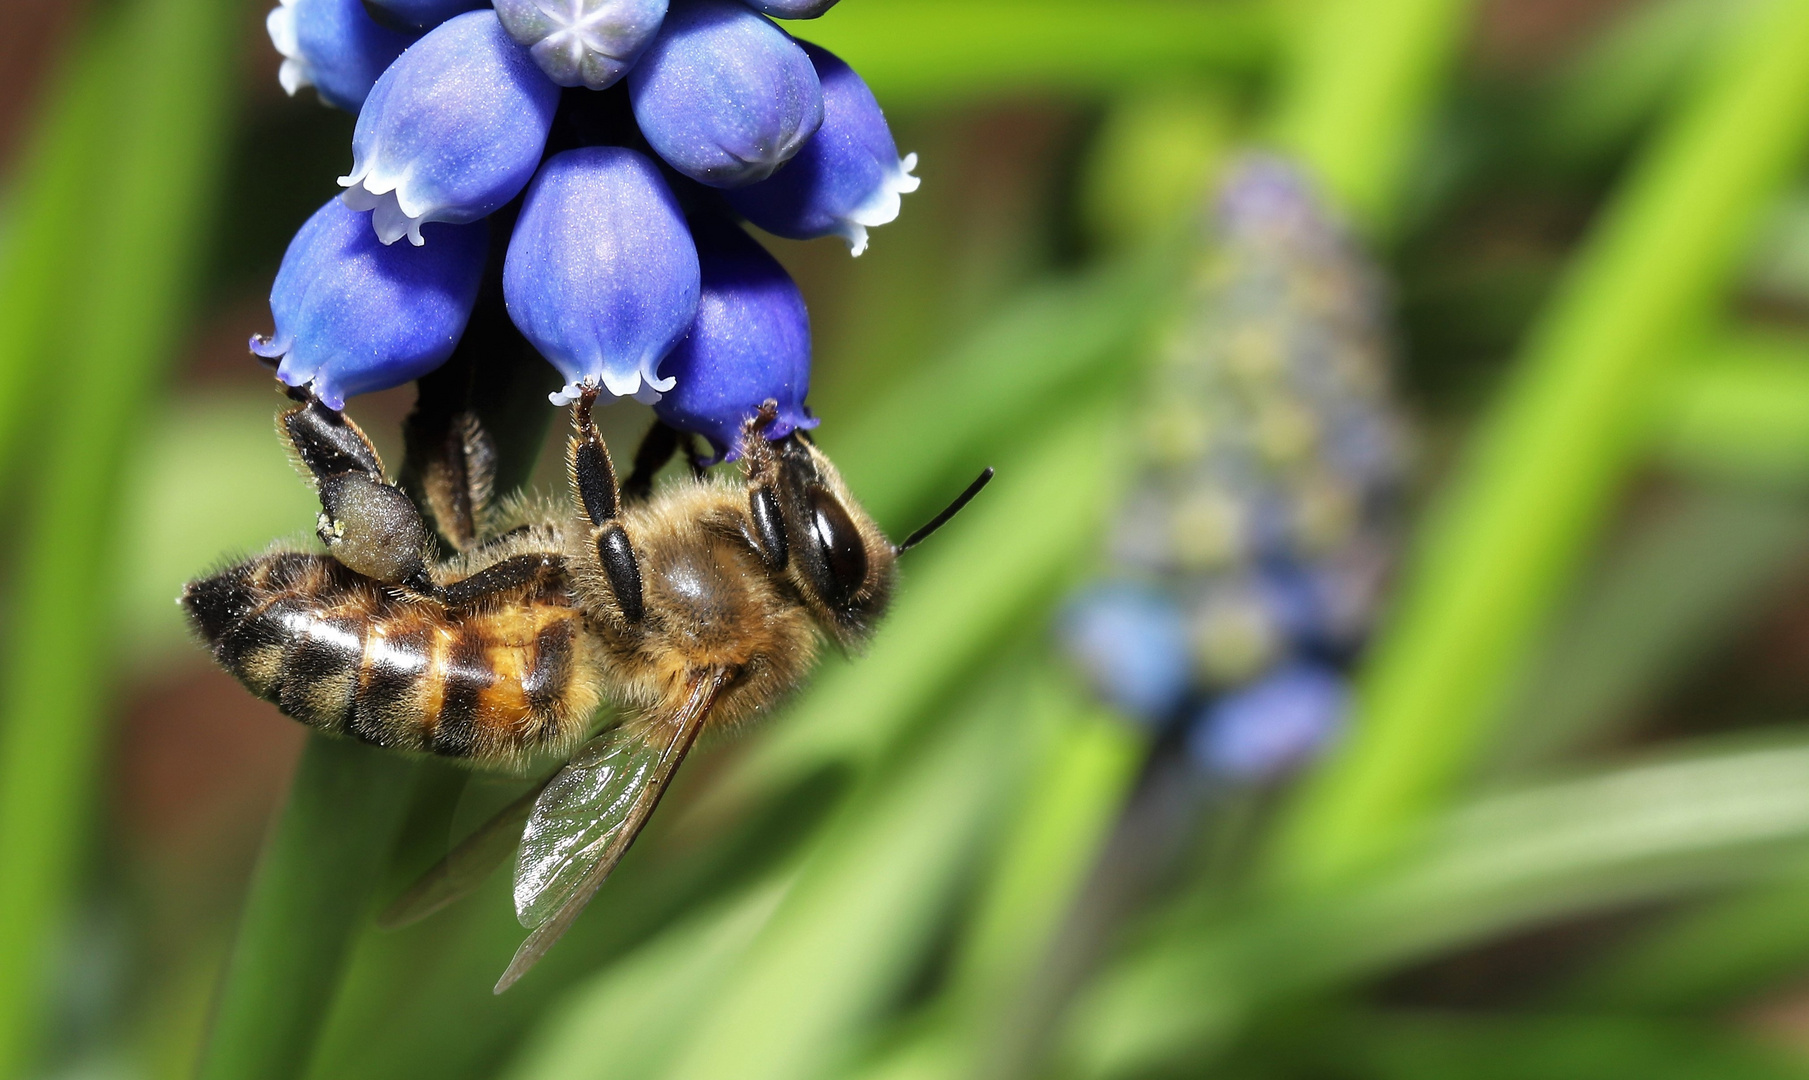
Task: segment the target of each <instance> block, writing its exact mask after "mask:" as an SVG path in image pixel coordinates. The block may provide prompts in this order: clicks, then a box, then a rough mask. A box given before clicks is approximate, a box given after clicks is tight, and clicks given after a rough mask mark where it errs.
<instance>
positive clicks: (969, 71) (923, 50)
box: [789, 0, 1275, 109]
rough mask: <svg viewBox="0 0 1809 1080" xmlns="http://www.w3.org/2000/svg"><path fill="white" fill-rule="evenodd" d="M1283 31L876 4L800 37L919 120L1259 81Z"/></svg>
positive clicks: (805, 29)
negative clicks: (1055, 95)
mask: <svg viewBox="0 0 1809 1080" xmlns="http://www.w3.org/2000/svg"><path fill="white" fill-rule="evenodd" d="M1272 22H1273V6H1272V5H1269V4H1262V3H1255V2H1251V0H1217V2H1212V3H1186V2H1177V0H1112V3H1111V4H1109V5H1107V6H1105V7H1101V6H1100V5H1099V4H1097V3H1093V2H1090V0H985V2H972V0H866V2H864V3H860V4H840V5H837V6H836V7H835V8H832V9H831V10H830V12H829V13H828V14H827V15H825V16H823V17H822V18H820V19H816V20H813V21H811V22H808V23H793V24H790V26H789V29H791V30H792V32H794V33H796V34H797V35H798V36H799V37H802V38H806V39H808V40H810V41H813V42H816V43H817V44H819V45H822V46H823V47H824V48H827V49H831V50H833V51H834V52H836V53H837V54H838V55H840V56H841V57H842V58H843V59H845V60H847V61H848V62H849V63H850V64H852V65H853V66H854V67H855V69H856V70H858V71H859V72H860V73H861V76H862V78H864V79H866V81H867V83H868V84H869V85H870V86H872V87H873V91H874V93H875V94H876V95H877V96H878V97H879V100H880V101H881V103H883V104H884V105H885V106H886V107H887V108H888V109H910V108H919V107H922V106H925V105H934V104H942V103H947V102H952V101H959V100H961V99H964V98H972V97H981V96H996V95H999V94H1004V93H1009V92H1012V91H1024V90H1054V91H1069V92H1074V91H1080V92H1097V91H1102V90H1111V89H1116V88H1118V87H1120V86H1122V85H1123V84H1124V83H1125V82H1126V81H1128V80H1142V79H1149V78H1159V77H1161V76H1163V75H1173V74H1177V73H1179V74H1187V73H1193V72H1197V71H1199V70H1201V69H1214V68H1216V69H1221V70H1224V69H1229V70H1235V71H1250V70H1252V69H1255V68H1258V67H1260V66H1261V65H1262V64H1263V62H1264V61H1266V60H1268V59H1269V58H1270V57H1271V56H1272V55H1273V53H1274V51H1275V34H1274V29H1273V26H1272Z"/></svg>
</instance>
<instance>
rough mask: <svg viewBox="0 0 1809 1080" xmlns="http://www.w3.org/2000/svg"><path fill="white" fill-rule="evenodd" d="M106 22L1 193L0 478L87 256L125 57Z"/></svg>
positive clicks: (79, 54) (66, 72)
mask: <svg viewBox="0 0 1809 1080" xmlns="http://www.w3.org/2000/svg"><path fill="white" fill-rule="evenodd" d="M113 29H114V28H111V27H107V28H102V29H101V30H100V31H99V32H90V33H88V34H86V35H85V36H84V40H83V41H82V42H81V46H80V48H78V49H77V50H75V54H74V55H72V56H70V57H68V58H66V59H65V61H64V63H63V69H62V70H61V71H60V72H59V73H58V77H57V80H56V85H55V86H53V87H52V88H51V91H50V94H49V105H48V108H47V109H46V110H45V112H44V115H43V116H41V117H40V118H39V119H38V125H37V128H36V130H35V131H34V133H33V134H34V138H33V140H32V143H31V145H30V146H28V147H27V149H26V152H25V155H24V165H23V168H21V169H20V171H19V173H18V174H17V175H16V176H14V177H13V180H12V184H11V186H10V188H9V189H8V191H7V193H6V212H7V225H8V228H7V230H6V232H5V233H4V234H3V235H0V475H8V474H10V473H11V462H12V459H13V455H14V451H15V449H16V445H17V442H18V440H19V439H20V438H21V437H22V432H21V430H20V429H21V428H22V427H23V426H24V425H25V420H26V417H27V415H28V413H29V409H28V408H27V403H28V401H29V399H30V397H31V395H32V394H33V393H34V392H37V391H38V390H39V389H40V387H41V385H42V382H43V375H44V358H45V357H46V356H49V355H53V354H55V353H57V352H59V351H60V349H59V345H60V341H59V333H58V331H59V330H60V329H61V327H62V326H63V325H64V324H63V316H65V314H66V313H67V311H68V310H69V308H70V307H71V304H70V301H69V297H70V296H71V294H72V293H73V292H74V291H75V287H76V280H77V275H78V274H79V273H80V271H81V270H82V268H83V267H84V266H85V265H86V262H87V258H86V256H87V251H86V247H87V245H86V244H84V243H83V242H81V238H85V237H88V236H90V235H91V234H92V229H93V224H92V217H93V212H94V211H93V207H94V205H95V201H96V200H97V199H98V198H99V197H100V195H99V191H98V189H99V188H100V187H101V179H100V178H101V172H102V165H103V162H104V160H105V156H106V150H107V144H108V141H109V138H110V136H111V134H112V132H113V130H114V125H115V123H116V119H115V117H114V113H113V108H112V95H113V92H114V89H115V87H116V85H117V80H116V78H115V72H116V71H117V68H118V66H119V64H120V62H121V58H122V57H123V56H125V55H126V52H125V49H124V43H123V42H121V41H120V40H119V35H118V33H116V32H107V31H110V30H113Z"/></svg>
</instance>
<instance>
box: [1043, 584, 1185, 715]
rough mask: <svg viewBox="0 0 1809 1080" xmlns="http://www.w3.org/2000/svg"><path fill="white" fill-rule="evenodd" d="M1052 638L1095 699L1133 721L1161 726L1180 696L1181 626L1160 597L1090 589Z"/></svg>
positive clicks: (1107, 587)
mask: <svg viewBox="0 0 1809 1080" xmlns="http://www.w3.org/2000/svg"><path fill="white" fill-rule="evenodd" d="M1058 634H1059V637H1060V639H1061V643H1062V646H1063V648H1064V649H1065V651H1066V652H1067V653H1068V655H1069V656H1070V657H1072V658H1073V659H1074V661H1075V664H1076V665H1077V666H1078V667H1079V668H1080V670H1081V671H1082V672H1083V673H1084V674H1085V675H1086V676H1087V679H1088V681H1089V682H1090V683H1091V684H1092V685H1093V689H1094V691H1095V692H1096V693H1098V694H1099V696H1100V697H1101V698H1103V699H1105V700H1106V701H1109V702H1111V703H1112V704H1113V705H1116V706H1117V707H1118V708H1120V709H1123V710H1124V711H1125V712H1126V713H1128V714H1130V716H1131V717H1132V718H1134V719H1137V720H1141V721H1144V722H1145V723H1150V724H1161V723H1163V722H1165V721H1166V720H1167V719H1168V718H1169V717H1170V715H1172V714H1173V712H1174V710H1175V709H1176V708H1178V707H1179V706H1180V704H1181V702H1182V701H1183V700H1184V699H1185V697H1186V696H1187V692H1188V687H1189V682H1190V678H1191V675H1192V671H1191V658H1190V656H1189V651H1188V631H1187V618H1186V616H1185V615H1184V614H1183V613H1182V611H1181V608H1180V607H1179V606H1178V605H1177V604H1176V603H1175V602H1174V600H1173V599H1172V598H1171V597H1170V596H1169V595H1168V594H1167V593H1165V592H1163V591H1162V590H1160V589H1156V588H1151V587H1149V586H1145V585H1141V584H1138V583H1134V582H1129V581H1110V582H1103V583H1101V584H1098V585H1095V586H1092V587H1091V588H1088V589H1087V590H1086V591H1084V592H1082V593H1081V594H1079V595H1078V596H1076V597H1074V599H1073V600H1071V601H1070V602H1069V603H1068V605H1067V608H1066V609H1065V610H1064V611H1063V612H1062V616H1061V621H1060V623H1059V625H1058Z"/></svg>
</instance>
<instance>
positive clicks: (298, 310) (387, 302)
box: [251, 199, 489, 409]
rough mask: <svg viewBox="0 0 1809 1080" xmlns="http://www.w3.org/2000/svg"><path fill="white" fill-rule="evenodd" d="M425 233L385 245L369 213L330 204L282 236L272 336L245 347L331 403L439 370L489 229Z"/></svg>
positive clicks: (478, 271)
mask: <svg viewBox="0 0 1809 1080" xmlns="http://www.w3.org/2000/svg"><path fill="white" fill-rule="evenodd" d="M428 232H429V235H430V237H431V238H432V240H433V243H432V244H429V245H427V246H426V247H422V248H414V247H410V246H408V245H407V244H399V245H396V246H393V247H386V246H384V245H383V244H380V243H378V242H377V237H376V235H375V234H374V233H373V232H372V231H371V222H370V215H369V214H365V213H360V212H359V211H356V210H353V209H352V208H351V207H348V206H346V205H345V203H344V202H342V201H341V200H339V199H333V200H332V201H330V202H328V203H327V204H326V205H325V206H323V207H321V208H320V209H319V210H317V211H315V212H314V216H313V217H311V218H309V219H308V221H307V223H306V224H305V225H303V226H302V227H301V230H300V231H299V232H297V233H296V234H295V239H293V240H291V241H290V242H289V250H288V251H287V252H285V253H284V254H283V264H282V268H281V269H279V270H278V271H277V274H276V284H275V285H274V286H272V287H271V290H270V314H271V315H272V316H273V317H274V318H275V320H276V333H274V334H272V335H270V336H269V337H263V336H258V337H254V338H252V339H251V351H252V352H254V353H256V354H257V355H259V356H262V357H266V358H268V359H271V360H278V361H280V362H279V363H278V365H277V369H276V376H277V378H279V379H281V380H282V381H283V382H285V383H287V384H288V385H290V386H306V385H309V384H313V388H314V393H315V394H316V395H317V396H318V397H319V398H320V400H321V401H323V402H325V403H326V404H327V406H328V407H329V408H333V409H338V408H343V407H344V405H345V399H346V398H348V397H351V396H353V395H354V394H363V393H368V392H370V391H372V390H387V389H389V388H390V387H392V386H400V385H402V384H403V383H405V382H408V381H409V380H410V379H418V378H420V377H421V376H422V375H425V374H427V373H428V372H430V371H432V370H433V369H434V368H436V367H439V366H440V365H441V364H442V363H444V362H445V360H446V358H447V357H448V356H450V355H451V354H452V349H453V347H454V346H455V345H457V344H458V342H459V337H460V335H462V334H463V333H464V332H465V322H466V320H467V319H469V318H470V317H471V306H472V304H474V303H475V302H476V301H477V287H478V282H479V281H480V280H481V279H482V278H483V274H484V255H485V252H486V250H487V249H488V246H489V245H488V239H489V226H488V225H485V224H483V223H481V222H479V223H477V224H473V225H433V226H430V227H429V230H428Z"/></svg>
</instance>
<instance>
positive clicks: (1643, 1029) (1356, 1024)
mask: <svg viewBox="0 0 1809 1080" xmlns="http://www.w3.org/2000/svg"><path fill="white" fill-rule="evenodd" d="M1284 1015H1286V1014H1284ZM1296 1019H1297V1020H1304V1022H1305V1023H1308V1024H1310V1025H1311V1027H1312V1029H1313V1032H1314V1036H1313V1038H1310V1039H1302V1038H1299V1037H1298V1034H1294V1035H1293V1037H1288V1036H1287V1035H1284V1033H1282V1032H1280V1031H1276V1032H1273V1033H1272V1034H1270V1035H1269V1036H1268V1037H1267V1038H1265V1039H1263V1040H1262V1042H1261V1044H1260V1049H1261V1051H1263V1052H1262V1054H1261V1058H1262V1060H1263V1061H1264V1062H1265V1063H1268V1064H1270V1065H1273V1063H1275V1062H1277V1061H1281V1062H1286V1063H1287V1064H1288V1065H1289V1066H1291V1067H1292V1068H1295V1069H1299V1070H1302V1071H1317V1070H1333V1071H1335V1072H1336V1074H1337V1075H1339V1076H1347V1077H1351V1078H1353V1080H1370V1078H1373V1080H1802V1078H1803V1077H1805V1076H1809V1065H1804V1064H1803V1063H1802V1062H1801V1061H1798V1060H1795V1059H1793V1057H1792V1056H1791V1055H1789V1054H1788V1053H1785V1052H1783V1051H1780V1050H1777V1049H1772V1048H1769V1047H1764V1046H1761V1045H1759V1044H1758V1042H1757V1041H1756V1040H1753V1039H1751V1038H1746V1037H1742V1036H1740V1035H1738V1034H1736V1033H1733V1032H1729V1031H1722V1030H1717V1029H1716V1028H1715V1027H1714V1026H1711V1025H1710V1024H1708V1023H1705V1022H1702V1021H1699V1020H1691V1019H1677V1018H1664V1019H1653V1018H1647V1017H1634V1016H1593V1015H1584V1016H1565V1015H1555V1016H1487V1015H1483V1016H1477V1015H1466V1014H1464V1013H1459V1012H1455V1011H1454V1012H1449V1013H1439V1012H1433V1011H1430V1010H1425V1011H1419V1012H1398V1011H1397V1012H1379V1011H1369V1010H1350V1011H1348V1012H1344V1013H1339V1014H1332V1015H1326V1014H1323V1013H1318V1014H1310V1015H1309V1016H1307V1017H1304V1018H1296ZM1251 1056H1253V1057H1254V1056H1256V1055H1254V1054H1252V1055H1251Z"/></svg>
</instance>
